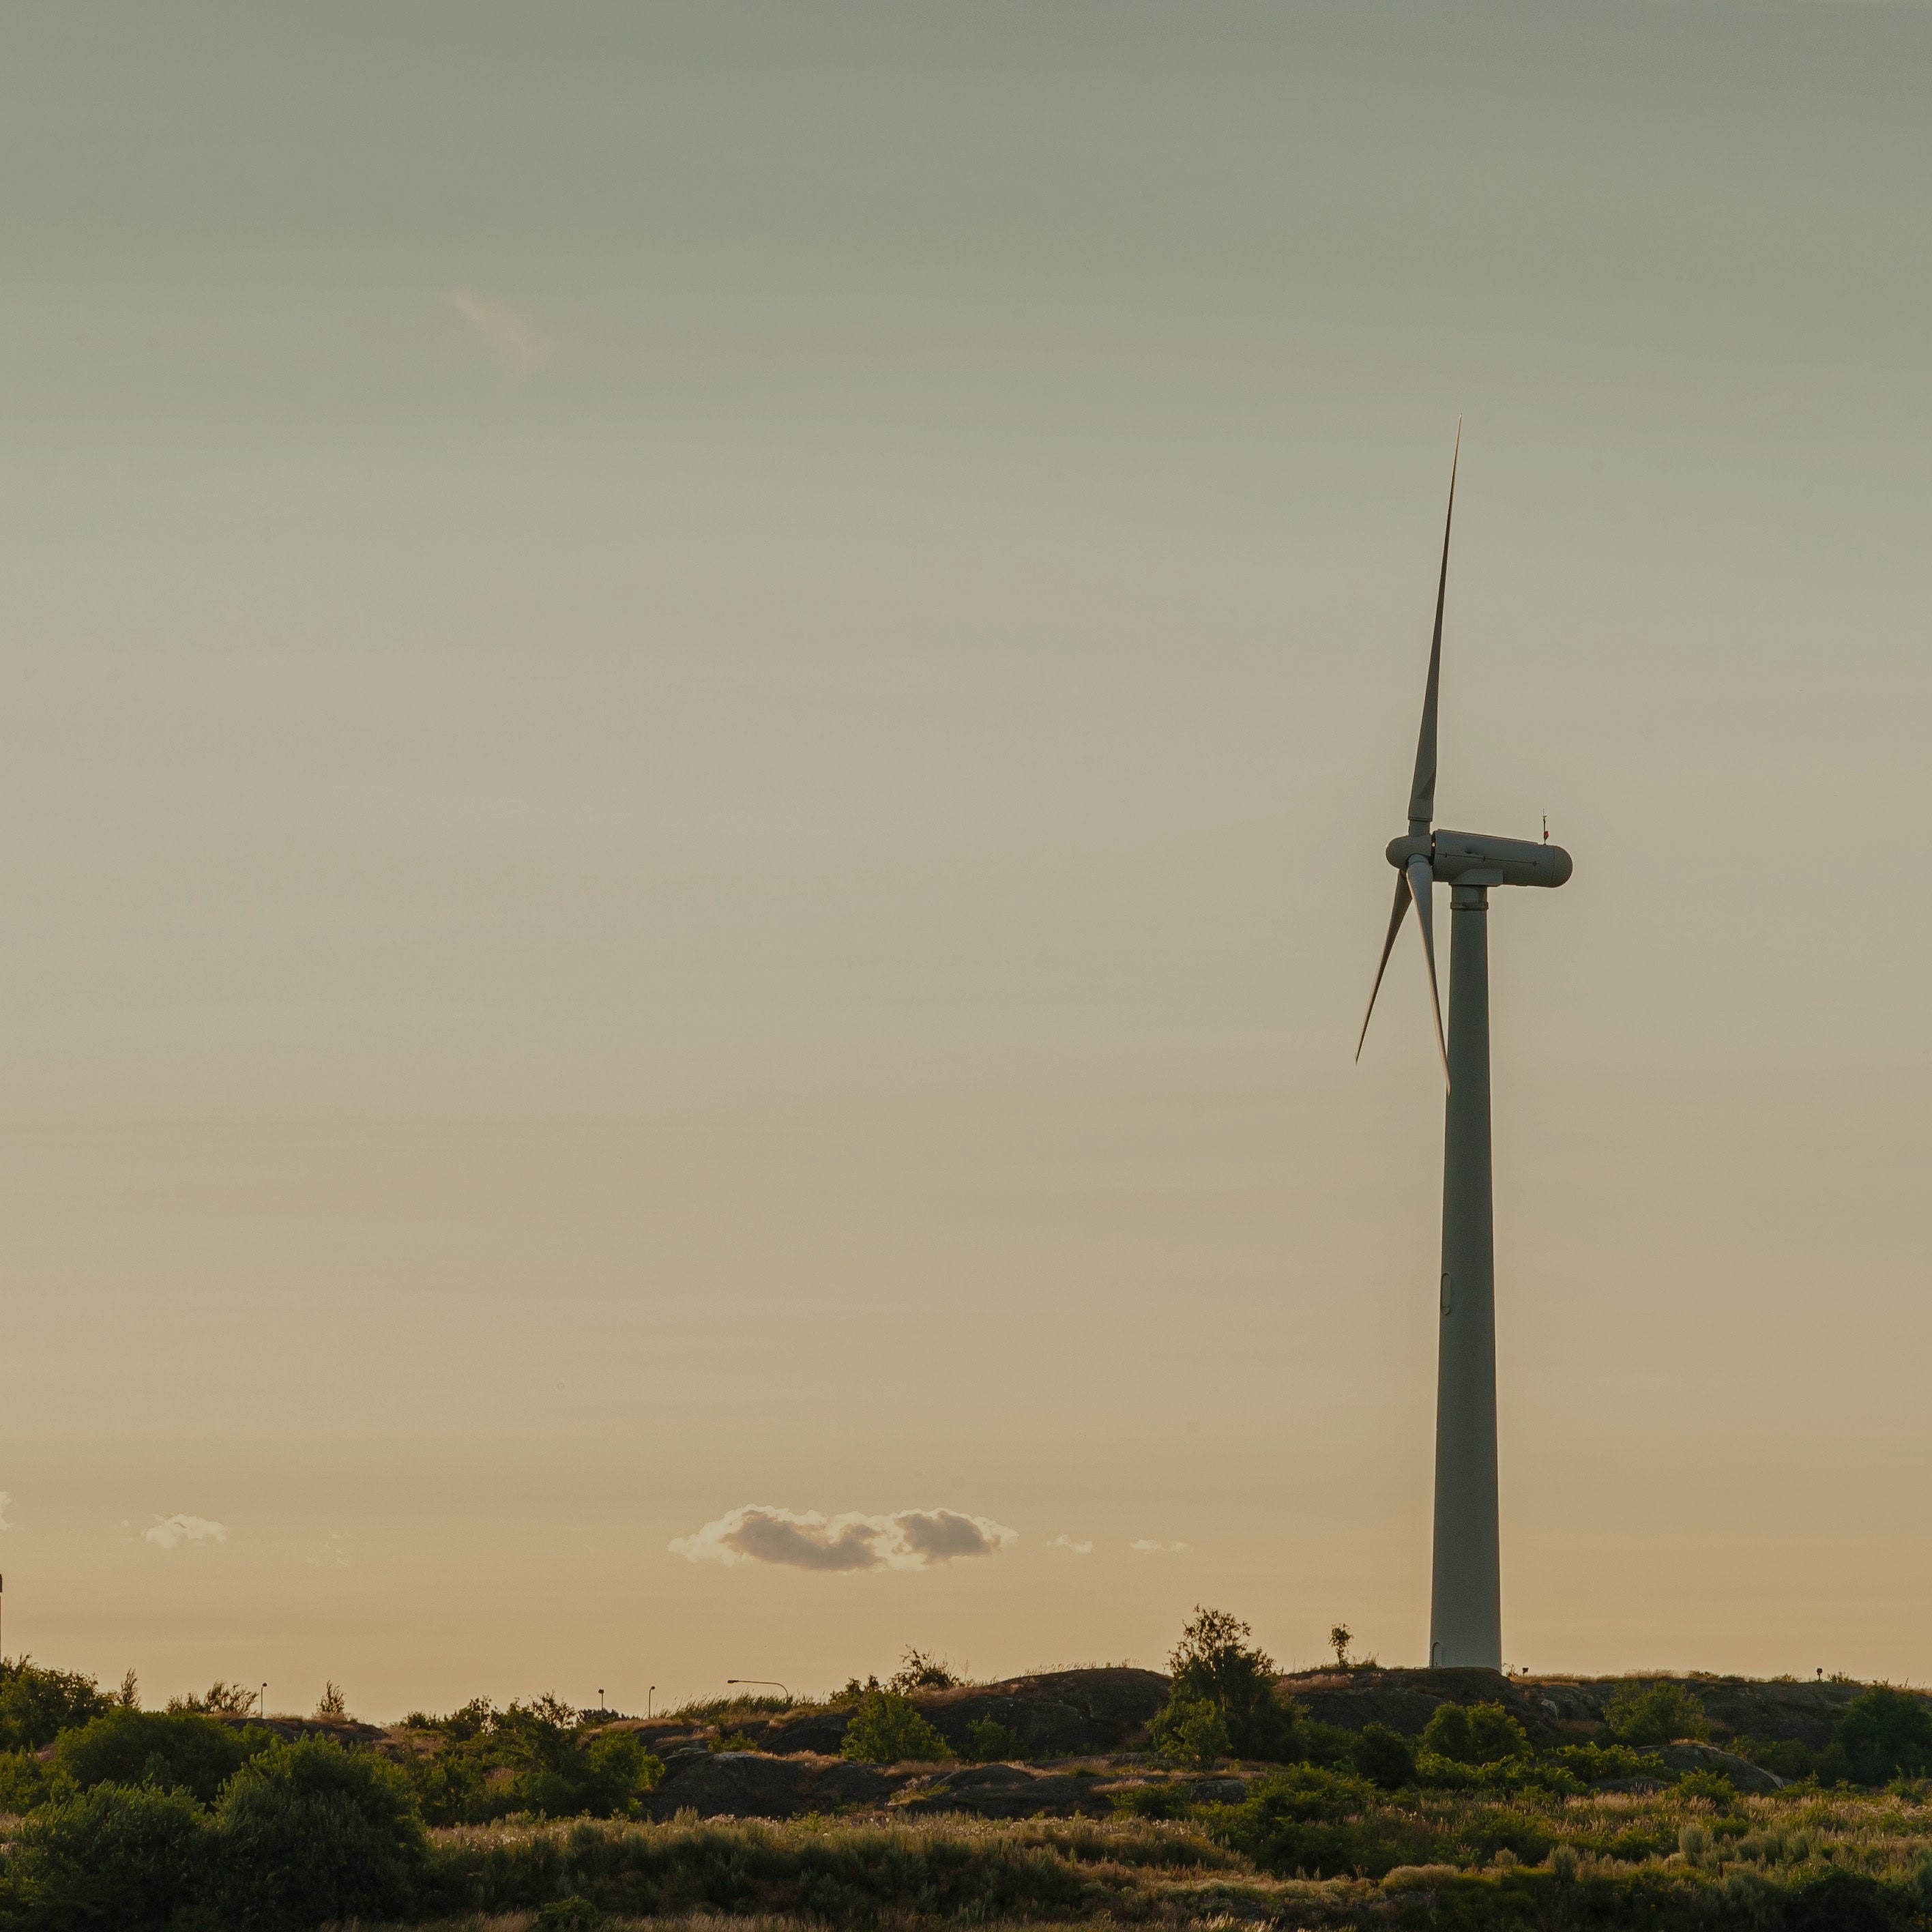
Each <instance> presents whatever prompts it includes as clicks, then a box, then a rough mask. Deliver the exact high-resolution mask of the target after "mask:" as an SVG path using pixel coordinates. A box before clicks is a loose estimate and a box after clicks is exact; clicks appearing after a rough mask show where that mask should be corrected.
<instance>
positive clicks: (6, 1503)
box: [0, 1490, 13, 1529]
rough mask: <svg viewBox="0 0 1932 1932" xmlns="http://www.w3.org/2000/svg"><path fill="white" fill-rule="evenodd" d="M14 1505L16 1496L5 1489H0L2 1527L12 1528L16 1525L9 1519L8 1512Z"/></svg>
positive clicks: (0, 1527) (0, 1519)
mask: <svg viewBox="0 0 1932 1932" xmlns="http://www.w3.org/2000/svg"><path fill="white" fill-rule="evenodd" d="M11 1508H13V1498H12V1497H11V1496H9V1495H8V1494H7V1492H6V1491H5V1490H0V1529H12V1528H13V1525H12V1524H11V1523H9V1522H8V1521H7V1511H9V1510H10V1509H11Z"/></svg>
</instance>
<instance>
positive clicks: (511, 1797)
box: [403, 1697, 752, 1825]
mask: <svg viewBox="0 0 1932 1932" xmlns="http://www.w3.org/2000/svg"><path fill="white" fill-rule="evenodd" d="M418 1715H423V1714H422V1713H419V1714H418ZM417 1728H423V1727H417ZM428 1728H432V1729H434V1730H438V1731H440V1732H441V1733H443V1738H444V1740H445V1742H444V1743H443V1747H442V1748H441V1749H440V1750H439V1751H435V1752H434V1753H432V1754H429V1755H428V1756H425V1757H413V1758H410V1759H407V1760H405V1761H404V1765H403V1775H404V1777H405V1778H407V1780H408V1781H409V1784H410V1788H411V1790H413V1791H414V1793H416V1802H417V1803H418V1804H419V1805H421V1807H422V1813H423V1816H424V1817H425V1819H427V1820H428V1822H429V1823H431V1824H432V1825H481V1824H487V1823H489V1822H490V1820H492V1819H496V1818H502V1817H508V1816H510V1815H511V1814H513V1813H515V1812H521V1811H527V1812H530V1813H532V1814H534V1815H535V1816H537V1817H545V1818H574V1817H583V1816H586V1815H588V1816H590V1817H597V1818H634V1817H636V1816H637V1812H638V1809H639V1800H640V1798H641V1796H642V1795H643V1793H644V1792H646V1790H649V1788H650V1787H652V1785H654V1784H656V1782H657V1781H658V1779H659V1778H661V1777H662V1776H663V1775H664V1765H663V1763H662V1761H661V1760H659V1759H658V1757H656V1756H655V1754H653V1753H652V1751H650V1750H649V1748H648V1747H646V1745H644V1744H643V1743H642V1742H640V1739H638V1737H637V1734H636V1733H634V1732H633V1731H619V1730H587V1729H586V1728H585V1727H583V1725H582V1724H580V1723H579V1722H578V1721H577V1714H576V1712H574V1711H573V1710H572V1709H571V1708H570V1707H569V1706H568V1705H566V1704H565V1703H562V1701H561V1700H559V1699H558V1698H556V1697H538V1698H535V1699H532V1700H531V1702H530V1703H527V1704H520V1703H512V1704H511V1705H509V1706H506V1707H505V1709H502V1710H501V1711H499V1710H497V1709H495V1708H494V1707H493V1706H491V1705H490V1703H487V1701H486V1700H484V1699H481V1698H478V1700H476V1701H475V1703H472V1704H468V1705H466V1706H464V1707H463V1709H462V1710H460V1711H459V1712H455V1713H454V1714H452V1715H451V1716H450V1717H448V1718H434V1719H431V1720H430V1721H429V1725H428ZM716 1748H724V1749H727V1750H729V1749H750V1748H752V1747H751V1741H750V1740H749V1739H745V1738H742V1737H740V1738H735V1739H733V1738H726V1739H721V1740H719V1745H718V1747H716ZM506 1774H507V1775H506Z"/></svg>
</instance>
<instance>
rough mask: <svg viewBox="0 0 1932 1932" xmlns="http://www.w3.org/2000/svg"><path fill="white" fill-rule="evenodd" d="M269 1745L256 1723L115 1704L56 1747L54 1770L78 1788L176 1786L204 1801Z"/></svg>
mask: <svg viewBox="0 0 1932 1932" xmlns="http://www.w3.org/2000/svg"><path fill="white" fill-rule="evenodd" d="M272 1742H274V1736H273V1733H271V1732H269V1731H268V1730H264V1729H263V1727H260V1725H256V1724H250V1725H248V1726H246V1727H238V1726H236V1725H233V1724H219V1723H217V1721H215V1720H214V1718H207V1717H203V1716H202V1715H199V1713H197V1712H191V1711H137V1710H133V1709H127V1708H126V1707H124V1706H119V1707H117V1708H116V1709H113V1710H112V1711H110V1712H107V1714H106V1715H104V1716H103V1717H99V1718H95V1719H94V1720H93V1721H92V1722H91V1723H89V1724H83V1725H82V1726H81V1727H80V1729H79V1730H74V1731H64V1732H62V1733H61V1736H60V1737H59V1738H58V1740H57V1741H56V1742H55V1745H54V1766H55V1769H56V1770H58V1771H62V1772H65V1773H66V1774H67V1775H68V1777H69V1778H72V1779H73V1780H74V1783H75V1784H77V1785H78V1786H79V1787H80V1788H81V1790H83V1791H85V1790H89V1789H91V1788H92V1787H93V1786H95V1785H97V1784H153V1785H159V1786H161V1787H178V1788H180V1789H181V1790H184V1791H187V1792H190V1793H193V1796H195V1797H196V1798H197V1799H199V1800H200V1801H201V1802H202V1804H204V1805H211V1804H213V1803H214V1801H215V1799H217V1797H219V1796H220V1793H221V1787H223V1785H224V1784H226V1783H227V1782H228V1781H229V1778H233V1776H234V1775H235V1774H236V1772H238V1771H239V1770H240V1769H241V1768H242V1764H243V1763H244V1762H245V1760H248V1758H251V1757H254V1754H256V1752H257V1751H264V1750H266V1748H268V1746H269V1745H270V1744H272Z"/></svg>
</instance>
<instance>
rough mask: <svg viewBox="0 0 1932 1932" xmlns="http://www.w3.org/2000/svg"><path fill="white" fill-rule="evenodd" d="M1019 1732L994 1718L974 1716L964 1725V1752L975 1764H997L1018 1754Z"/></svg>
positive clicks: (1020, 1747) (1019, 1749)
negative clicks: (1009, 1728) (1011, 1729)
mask: <svg viewBox="0 0 1932 1932" xmlns="http://www.w3.org/2000/svg"><path fill="white" fill-rule="evenodd" d="M1021 1750H1022V1745H1021V1744H1020V1740H1019V1733H1017V1732H1016V1731H1010V1730H1007V1727H1006V1726H1005V1725H1004V1724H1001V1723H1000V1722H999V1721H998V1719H997V1718H974V1720H973V1721H972V1722H971V1724H968V1726H967V1727H966V1754H967V1756H968V1757H970V1758H971V1759H972V1760H973V1762H974V1763H975V1764H998V1763H1001V1761H1002V1760H1005V1759H1007V1758H1016V1757H1019V1754H1020V1752H1021Z"/></svg>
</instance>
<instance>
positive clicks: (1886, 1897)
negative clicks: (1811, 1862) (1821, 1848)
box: [1784, 1870, 1903, 1932]
mask: <svg viewBox="0 0 1932 1932" xmlns="http://www.w3.org/2000/svg"><path fill="white" fill-rule="evenodd" d="M1784 1922H1785V1924H1786V1925H1787V1927H1790V1932H1893V1928H1894V1927H1896V1926H1897V1925H1899V1924H1900V1923H1901V1922H1903V1921H1901V1918H1900V1915H1899V1913H1898V1912H1896V1911H1894V1909H1893V1906H1892V1900H1891V1895H1890V1894H1889V1892H1888V1889H1887V1888H1886V1887H1885V1886H1884V1885H1881V1884H1879V1882H1878V1880H1877V1879H1874V1878H1868V1877H1867V1876H1865V1874H1864V1873H1863V1872H1849V1871H1843V1870H1839V1871H1829V1872H1827V1873H1826V1874H1825V1875H1824V1876H1823V1877H1822V1878H1817V1879H1813V1880H1812V1881H1811V1882H1810V1883H1809V1884H1808V1885H1801V1886H1800V1887H1799V1888H1798V1890H1797V1891H1796V1893H1795V1894H1793V1897H1792V1900H1791V1902H1790V1905H1789V1906H1787V1907H1786V1909H1785V1915H1784Z"/></svg>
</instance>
